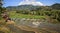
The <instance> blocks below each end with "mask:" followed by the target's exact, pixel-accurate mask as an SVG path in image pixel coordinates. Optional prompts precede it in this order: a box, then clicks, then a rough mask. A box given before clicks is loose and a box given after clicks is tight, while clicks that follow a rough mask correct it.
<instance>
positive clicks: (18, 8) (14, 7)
mask: <svg viewBox="0 0 60 33" xmlns="http://www.w3.org/2000/svg"><path fill="white" fill-rule="evenodd" d="M6 8H7V9H8V10H10V11H11V10H32V9H36V8H39V6H33V5H20V6H8V7H6Z"/></svg>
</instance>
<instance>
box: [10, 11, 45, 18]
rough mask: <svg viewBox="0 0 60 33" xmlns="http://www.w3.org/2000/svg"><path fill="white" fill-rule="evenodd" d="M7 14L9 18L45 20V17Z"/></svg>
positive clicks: (14, 13)
mask: <svg viewBox="0 0 60 33" xmlns="http://www.w3.org/2000/svg"><path fill="white" fill-rule="evenodd" d="M9 14H10V17H11V18H34V19H41V18H45V16H39V15H26V14H18V13H16V12H9Z"/></svg>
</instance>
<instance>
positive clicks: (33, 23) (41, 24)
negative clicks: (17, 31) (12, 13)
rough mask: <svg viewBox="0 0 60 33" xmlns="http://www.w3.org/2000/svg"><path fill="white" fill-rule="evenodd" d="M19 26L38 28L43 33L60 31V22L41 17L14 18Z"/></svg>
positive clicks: (59, 32) (58, 32)
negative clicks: (40, 18) (49, 21)
mask: <svg viewBox="0 0 60 33" xmlns="http://www.w3.org/2000/svg"><path fill="white" fill-rule="evenodd" d="M12 20H14V21H15V23H16V24H17V26H25V27H29V28H32V29H37V30H39V31H40V32H42V33H60V24H52V23H48V22H47V20H45V21H44V20H39V19H25V18H22V19H19V18H13V19H12Z"/></svg>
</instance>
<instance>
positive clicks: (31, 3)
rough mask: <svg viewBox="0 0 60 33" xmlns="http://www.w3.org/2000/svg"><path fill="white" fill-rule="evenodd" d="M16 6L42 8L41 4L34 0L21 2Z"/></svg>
mask: <svg viewBox="0 0 60 33" xmlns="http://www.w3.org/2000/svg"><path fill="white" fill-rule="evenodd" d="M18 5H34V6H43V4H42V3H41V2H39V1H36V0H23V1H21V2H20V3H19V4H18Z"/></svg>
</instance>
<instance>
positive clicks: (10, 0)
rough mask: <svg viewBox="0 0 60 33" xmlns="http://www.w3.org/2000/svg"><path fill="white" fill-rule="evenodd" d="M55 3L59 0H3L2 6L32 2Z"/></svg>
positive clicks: (39, 3)
mask: <svg viewBox="0 0 60 33" xmlns="http://www.w3.org/2000/svg"><path fill="white" fill-rule="evenodd" d="M55 3H60V0H4V5H3V6H4V7H7V6H18V5H25V4H32V5H38V6H46V5H48V6H50V5H52V4H55Z"/></svg>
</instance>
